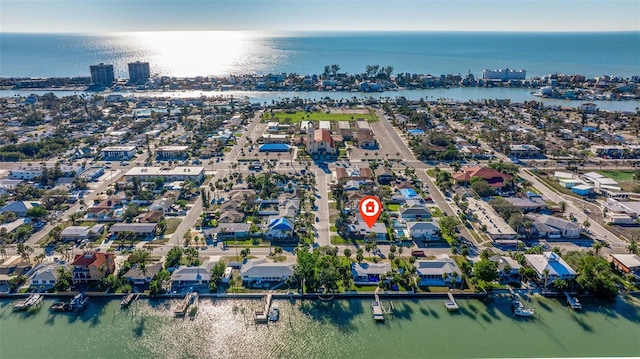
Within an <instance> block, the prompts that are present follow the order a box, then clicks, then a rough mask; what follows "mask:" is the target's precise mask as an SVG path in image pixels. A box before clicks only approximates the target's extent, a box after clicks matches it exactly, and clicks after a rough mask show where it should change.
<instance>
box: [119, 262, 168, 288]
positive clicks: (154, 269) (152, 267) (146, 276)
mask: <svg viewBox="0 0 640 359" xmlns="http://www.w3.org/2000/svg"><path fill="white" fill-rule="evenodd" d="M161 270H162V263H154V264H148V265H145V267H144V269H142V268H140V266H139V265H138V264H134V265H133V266H132V267H131V269H129V270H128V271H127V273H125V275H124V279H125V280H126V281H127V282H129V283H131V284H133V285H148V284H149V283H151V281H152V280H153V277H155V276H156V274H158V273H159V272H160V271H161Z"/></svg>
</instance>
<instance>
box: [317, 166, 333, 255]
mask: <svg viewBox="0 0 640 359" xmlns="http://www.w3.org/2000/svg"><path fill="white" fill-rule="evenodd" d="M315 173H316V188H317V189H318V194H319V196H320V198H318V197H316V206H318V211H317V212H316V216H317V217H318V222H315V223H314V225H315V228H316V230H317V231H318V237H317V238H316V243H318V245H319V246H328V245H331V234H330V233H329V196H328V194H329V187H328V183H329V181H330V176H331V173H325V172H324V171H323V170H322V169H320V168H316V170H315Z"/></svg>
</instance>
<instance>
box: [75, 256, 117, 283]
mask: <svg viewBox="0 0 640 359" xmlns="http://www.w3.org/2000/svg"><path fill="white" fill-rule="evenodd" d="M71 265H72V266H73V271H72V276H73V282H74V283H78V284H86V283H89V281H97V280H100V279H103V278H106V277H107V275H109V274H110V273H114V272H115V270H116V264H115V255H114V254H113V253H101V252H91V253H84V254H76V256H75V258H74V259H73V262H71Z"/></svg>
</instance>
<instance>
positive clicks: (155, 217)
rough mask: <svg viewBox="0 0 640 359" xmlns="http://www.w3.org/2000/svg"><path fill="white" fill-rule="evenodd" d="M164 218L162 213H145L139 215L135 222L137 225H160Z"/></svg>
mask: <svg viewBox="0 0 640 359" xmlns="http://www.w3.org/2000/svg"><path fill="white" fill-rule="evenodd" d="M163 217H164V212H162V211H145V212H142V213H140V214H138V215H137V216H136V218H135V220H134V222H137V223H158V222H160V220H162V218H163Z"/></svg>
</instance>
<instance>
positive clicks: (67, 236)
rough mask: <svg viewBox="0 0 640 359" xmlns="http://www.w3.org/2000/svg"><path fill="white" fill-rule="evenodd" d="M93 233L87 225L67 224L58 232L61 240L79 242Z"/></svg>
mask: <svg viewBox="0 0 640 359" xmlns="http://www.w3.org/2000/svg"><path fill="white" fill-rule="evenodd" d="M93 235H94V233H93V232H92V231H91V227H89V226H69V227H67V228H65V229H63V230H62V232H60V239H61V240H62V242H63V243H64V242H81V241H83V240H85V239H89V238H90V237H92V236H93Z"/></svg>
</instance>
